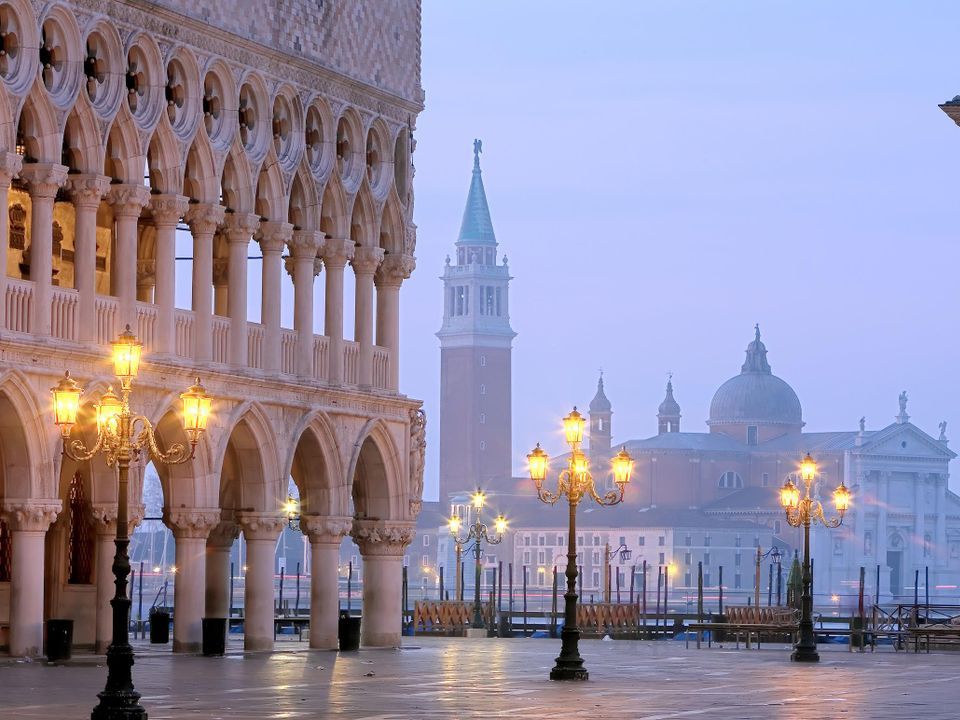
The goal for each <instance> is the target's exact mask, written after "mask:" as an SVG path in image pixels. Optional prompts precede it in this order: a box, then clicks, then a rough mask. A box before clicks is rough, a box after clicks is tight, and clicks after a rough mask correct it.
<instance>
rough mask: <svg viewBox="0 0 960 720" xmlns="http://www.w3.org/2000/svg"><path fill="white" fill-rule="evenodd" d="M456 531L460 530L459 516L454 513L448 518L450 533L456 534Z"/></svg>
mask: <svg viewBox="0 0 960 720" xmlns="http://www.w3.org/2000/svg"><path fill="white" fill-rule="evenodd" d="M458 532H460V517H459V516H457V515H454V516H453V517H452V518H450V534H451V535H456V534H457V533H458Z"/></svg>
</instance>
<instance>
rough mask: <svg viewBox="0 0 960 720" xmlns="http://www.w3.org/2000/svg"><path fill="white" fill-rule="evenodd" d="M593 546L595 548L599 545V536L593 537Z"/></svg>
mask: <svg viewBox="0 0 960 720" xmlns="http://www.w3.org/2000/svg"><path fill="white" fill-rule="evenodd" d="M593 544H594V545H597V546H599V545H600V536H599V535H594V536H593Z"/></svg>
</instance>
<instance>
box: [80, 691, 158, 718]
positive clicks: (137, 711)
mask: <svg viewBox="0 0 960 720" xmlns="http://www.w3.org/2000/svg"><path fill="white" fill-rule="evenodd" d="M98 697H99V698H100V704H99V705H97V706H96V707H95V708H94V709H93V712H92V713H90V718H91V720H147V711H146V710H145V709H144V708H143V706H142V705H141V704H140V693H138V692H136V691H134V690H128V691H123V690H120V691H110V690H104V691H103V692H101V693H99V694H98Z"/></svg>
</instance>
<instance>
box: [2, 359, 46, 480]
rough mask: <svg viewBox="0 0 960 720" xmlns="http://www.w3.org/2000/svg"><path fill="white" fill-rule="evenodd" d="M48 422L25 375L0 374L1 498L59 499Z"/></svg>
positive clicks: (16, 371)
mask: <svg viewBox="0 0 960 720" xmlns="http://www.w3.org/2000/svg"><path fill="white" fill-rule="evenodd" d="M48 419H49V416H48V415H47V413H46V412H44V411H43V410H41V409H40V407H39V406H38V403H37V400H36V398H35V396H34V393H33V391H32V390H31V388H30V381H29V380H28V379H27V377H26V376H25V375H24V374H23V373H21V372H20V371H19V370H16V369H10V370H7V371H6V372H2V373H0V476H2V477H0V496H3V497H6V498H11V497H15V498H55V497H57V494H56V491H57V488H56V486H55V480H54V477H55V476H54V474H53V472H52V465H53V464H52V461H51V458H50V457H49V455H48V451H47V448H48V447H50V446H52V445H53V444H54V442H53V435H54V433H53V432H51V430H50V428H49V427H45V424H44V420H48ZM51 425H52V423H51Z"/></svg>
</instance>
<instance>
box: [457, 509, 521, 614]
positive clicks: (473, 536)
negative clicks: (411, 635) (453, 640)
mask: <svg viewBox="0 0 960 720" xmlns="http://www.w3.org/2000/svg"><path fill="white" fill-rule="evenodd" d="M486 501H487V496H486V495H485V494H484V493H483V491H482V490H477V491H476V492H475V493H474V494H473V496H472V497H471V498H470V504H471V505H472V506H473V509H474V518H475V520H474V522H473V524H472V525H471V526H470V528H469V530H468V531H467V534H466V536H465V537H461V535H460V526H461V524H462V522H463V521H462V520H461V519H460V517H458V516H457V515H454V516H453V517H452V518H450V534H451V535H452V536H453V542H454V544H455V545H456V546H457V582H458V583H459V581H460V557H461V554H462V552H463V546H464V545H466V544H467V543H469V542H470V541H471V540H472V541H473V547H472V548H471V549H472V550H473V561H474V578H473V622H472V623H471V624H470V628H471V629H473V630H482V629H483V628H484V625H483V615H482V614H481V612H480V610H481V606H480V552H481V543H483V542H486V543H488V544H490V545H499V544H500V543H501V542H503V534H504V533H505V532H506V530H507V520H506V518H504V517H503V515H497V519H496V520H495V521H494V531H495V532H496V535H494V536H492V537H491V535H490V533H489V531H488V529H487V526H486V525H484V524H483V522H482V521H481V519H480V512H481V511H482V510H483V506H484V505H485V504H486Z"/></svg>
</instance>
